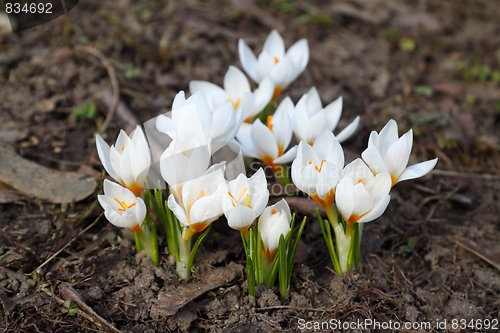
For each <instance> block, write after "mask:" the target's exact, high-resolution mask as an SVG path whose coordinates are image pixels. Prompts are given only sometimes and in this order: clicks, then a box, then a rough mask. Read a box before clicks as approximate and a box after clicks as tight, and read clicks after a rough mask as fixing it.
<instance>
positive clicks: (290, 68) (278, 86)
mask: <svg viewBox="0 0 500 333" xmlns="http://www.w3.org/2000/svg"><path fill="white" fill-rule="evenodd" d="M238 53H239V56H240V62H241V65H242V67H243V69H244V70H245V72H246V73H247V74H248V76H250V78H251V79H252V80H253V81H255V82H257V83H259V82H261V81H262V80H263V79H264V78H265V77H268V76H269V77H271V78H272V80H273V82H274V86H275V89H274V95H273V98H275V97H277V95H279V94H280V93H281V92H282V91H283V90H284V89H285V88H286V87H288V86H289V85H290V83H292V82H293V81H294V80H295V79H296V78H297V77H298V76H299V75H300V74H301V73H302V72H303V71H304V70H305V68H306V66H307V63H308V62H309V46H308V43H307V40H305V39H301V40H299V41H297V42H296V43H295V44H293V45H292V46H291V47H290V48H289V49H288V51H286V52H285V43H284V41H283V38H282V37H281V35H280V34H279V33H278V32H277V31H276V30H273V31H271V33H270V34H269V35H268V37H267V39H266V41H265V43H264V47H263V48H262V53H261V54H260V55H259V56H258V57H256V56H255V55H254V54H253V52H252V50H251V49H250V48H249V47H248V45H247V44H246V43H245V41H244V40H242V39H240V40H239V41H238Z"/></svg>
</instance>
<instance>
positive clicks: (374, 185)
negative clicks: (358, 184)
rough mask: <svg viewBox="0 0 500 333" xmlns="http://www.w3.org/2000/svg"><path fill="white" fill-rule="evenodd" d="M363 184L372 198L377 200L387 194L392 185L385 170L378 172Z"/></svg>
mask: <svg viewBox="0 0 500 333" xmlns="http://www.w3.org/2000/svg"><path fill="white" fill-rule="evenodd" d="M365 186H366V189H367V190H368V192H370V195H371V196H372V197H373V200H375V201H376V200H379V199H380V198H382V197H384V196H385V195H387V194H389V192H390V190H391V187H392V180H391V176H390V175H389V174H388V173H387V172H384V173H379V174H378V175H376V176H375V177H374V178H373V180H372V181H369V182H367V183H366V184H365Z"/></svg>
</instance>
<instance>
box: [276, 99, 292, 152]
mask: <svg viewBox="0 0 500 333" xmlns="http://www.w3.org/2000/svg"><path fill="white" fill-rule="evenodd" d="M287 104H288V103H287V102H285V103H284V104H283V106H282V107H281V108H279V107H278V108H277V109H276V111H275V112H274V115H273V117H272V119H271V124H272V125H273V131H274V137H275V138H276V143H277V144H278V145H280V146H282V147H283V149H287V148H288V145H289V144H290V141H292V135H293V127H292V120H291V119H290V117H289V116H288V112H287V110H286V109H285V108H286V107H287ZM280 106H281V104H280Z"/></svg>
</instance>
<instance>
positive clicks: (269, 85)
mask: <svg viewBox="0 0 500 333" xmlns="http://www.w3.org/2000/svg"><path fill="white" fill-rule="evenodd" d="M273 92H274V82H273V80H272V79H271V77H269V76H266V77H265V78H264V79H263V80H262V81H261V82H260V84H259V88H257V89H255V91H254V96H255V109H254V110H253V112H252V113H253V114H254V115H255V114H258V113H259V112H261V111H262V110H264V108H265V107H266V105H267V104H269V102H270V101H271V98H272V97H273ZM292 106H293V103H292Z"/></svg>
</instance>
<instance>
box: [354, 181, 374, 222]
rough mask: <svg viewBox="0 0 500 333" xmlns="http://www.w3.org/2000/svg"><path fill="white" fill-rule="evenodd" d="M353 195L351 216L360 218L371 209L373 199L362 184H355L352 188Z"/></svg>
mask: <svg viewBox="0 0 500 333" xmlns="http://www.w3.org/2000/svg"><path fill="white" fill-rule="evenodd" d="M352 192H353V194H354V209H353V210H352V215H356V216H362V215H363V214H365V213H366V212H368V211H369V210H370V209H371V208H372V204H373V198H372V196H371V195H370V193H369V192H368V191H367V190H366V187H365V186H364V185H363V183H359V184H355V185H354V186H353V188H352Z"/></svg>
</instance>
